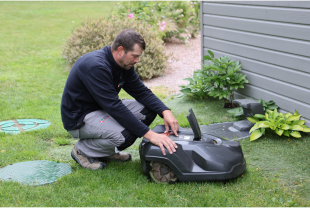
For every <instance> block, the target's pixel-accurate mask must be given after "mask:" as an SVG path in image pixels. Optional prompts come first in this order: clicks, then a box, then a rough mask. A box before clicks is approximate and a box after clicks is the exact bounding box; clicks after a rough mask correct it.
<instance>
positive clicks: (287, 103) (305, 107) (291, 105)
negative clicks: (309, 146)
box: [238, 85, 310, 119]
mask: <svg viewBox="0 0 310 208" xmlns="http://www.w3.org/2000/svg"><path fill="white" fill-rule="evenodd" d="M238 93H240V94H243V95H245V96H246V97H253V98H256V99H263V100H266V101H269V100H273V101H275V102H276V104H277V105H278V106H279V107H280V108H281V109H284V110H287V111H289V112H294V111H295V109H296V110H297V111H298V112H299V114H301V115H302V116H304V117H305V118H308V119H309V118H310V105H309V104H306V103H302V102H299V101H296V100H294V99H291V98H288V97H285V96H282V95H279V94H276V93H273V92H270V91H267V90H264V89H261V88H258V87H255V86H252V85H246V86H245V87H244V89H239V90H238Z"/></svg>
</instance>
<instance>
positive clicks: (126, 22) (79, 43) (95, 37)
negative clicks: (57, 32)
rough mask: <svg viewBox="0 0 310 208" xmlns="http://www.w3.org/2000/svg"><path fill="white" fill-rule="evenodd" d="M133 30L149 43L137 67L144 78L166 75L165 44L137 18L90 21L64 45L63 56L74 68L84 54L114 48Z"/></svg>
mask: <svg viewBox="0 0 310 208" xmlns="http://www.w3.org/2000/svg"><path fill="white" fill-rule="evenodd" d="M129 28H130V29H134V30H136V31H137V32H139V33H140V34H141V35H142V37H143V38H144V40H145V43H146V49H145V51H144V53H143V55H142V56H141V57H140V62H139V63H137V64H136V65H135V70H136V72H137V73H138V74H139V76H140V78H141V79H151V78H152V77H156V76H160V75H162V74H163V73H164V72H165V70H166V68H167V60H168V56H167V54H166V52H165V47H164V46H163V41H162V40H161V39H160V38H159V37H158V36H157V35H156V34H155V33H153V32H152V31H151V30H150V29H149V26H148V24H146V23H145V22H143V21H139V20H137V19H135V18H134V17H132V18H128V17H121V18H118V17H114V16H110V17H109V18H107V19H104V18H102V17H101V18H96V19H89V18H87V19H86V20H85V21H84V22H82V23H81V26H79V27H78V28H76V29H75V30H74V31H73V32H72V34H71V35H70V37H69V38H68V40H67V41H66V43H65V44H64V46H63V50H62V55H63V57H64V58H65V59H67V61H68V63H69V64H70V66H72V65H73V64H74V63H75V61H76V60H77V59H78V58H79V57H80V56H82V55H83V54H86V53H88V52H91V51H94V50H99V49H101V48H103V47H105V46H108V45H111V44H112V42H113V40H114V38H115V36H116V35H117V34H118V33H119V32H120V31H121V30H123V29H129Z"/></svg>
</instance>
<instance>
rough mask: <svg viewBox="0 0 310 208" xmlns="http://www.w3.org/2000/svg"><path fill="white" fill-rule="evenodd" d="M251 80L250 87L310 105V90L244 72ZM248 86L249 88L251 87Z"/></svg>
mask: <svg viewBox="0 0 310 208" xmlns="http://www.w3.org/2000/svg"><path fill="white" fill-rule="evenodd" d="M242 73H243V74H244V75H246V76H247V79H248V80H249V85H254V86H256V87H259V88H262V89H265V90H269V91H271V92H273V93H276V94H279V95H283V96H287V97H288V98H291V99H295V100H297V101H301V102H304V103H310V96H309V95H310V90H309V89H305V88H302V87H298V86H295V85H292V84H288V83H286V82H281V81H279V80H276V79H275V78H269V77H265V76H262V75H258V74H254V73H252V72H247V71H242ZM249 85H247V86H249Z"/></svg>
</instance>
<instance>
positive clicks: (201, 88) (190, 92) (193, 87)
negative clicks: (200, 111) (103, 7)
mask: <svg viewBox="0 0 310 208" xmlns="http://www.w3.org/2000/svg"><path fill="white" fill-rule="evenodd" d="M184 80H187V81H189V84H188V85H180V87H182V89H181V90H180V91H181V93H182V94H180V95H178V96H177V97H178V98H183V97H186V96H187V97H192V98H194V99H200V100H202V99H205V98H207V97H208V94H209V92H208V90H207V88H206V86H205V84H204V83H203V82H202V79H201V78H200V76H199V72H197V71H194V74H193V77H192V78H185V79H184Z"/></svg>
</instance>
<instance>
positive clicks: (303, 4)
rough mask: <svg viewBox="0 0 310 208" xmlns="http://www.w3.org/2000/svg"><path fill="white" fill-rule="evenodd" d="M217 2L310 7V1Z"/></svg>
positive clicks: (224, 2)
mask: <svg viewBox="0 0 310 208" xmlns="http://www.w3.org/2000/svg"><path fill="white" fill-rule="evenodd" d="M217 3H223V4H226V3H228V4H242V5H259V6H275V7H295V8H310V1H220V2H217Z"/></svg>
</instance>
